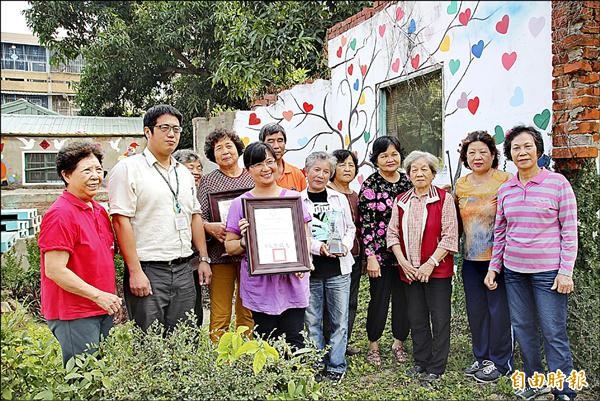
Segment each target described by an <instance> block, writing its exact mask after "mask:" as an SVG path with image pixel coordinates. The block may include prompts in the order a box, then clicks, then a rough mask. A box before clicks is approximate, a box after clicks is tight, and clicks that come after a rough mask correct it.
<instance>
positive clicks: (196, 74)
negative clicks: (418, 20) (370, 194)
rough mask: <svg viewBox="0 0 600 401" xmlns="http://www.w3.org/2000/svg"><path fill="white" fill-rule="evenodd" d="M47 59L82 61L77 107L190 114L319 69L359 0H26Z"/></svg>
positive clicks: (321, 72) (323, 71) (187, 140)
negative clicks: (170, 109) (333, 33)
mask: <svg viewBox="0 0 600 401" xmlns="http://www.w3.org/2000/svg"><path fill="white" fill-rule="evenodd" d="M29 3H30V4H31V8H30V9H28V10H27V11H25V16H26V18H27V21H28V25H29V27H30V28H31V29H32V30H33V32H34V33H35V34H36V35H37V36H38V37H39V39H40V43H41V44H42V45H43V46H46V47H48V48H50V49H51V50H52V51H53V54H54V57H53V61H52V62H54V63H56V62H59V61H65V60H67V59H72V58H74V57H76V56H77V55H79V54H81V55H82V56H83V57H84V58H85V60H86V66H85V68H84V70H83V73H82V77H81V82H80V84H79V85H78V88H77V96H76V102H77V103H78V105H79V106H80V107H81V114H82V115H102V116H128V115H140V114H141V113H142V112H143V110H145V109H147V108H148V107H149V106H151V105H153V104H155V103H157V102H168V103H171V104H173V105H175V106H176V107H177V108H179V109H180V110H181V111H182V113H183V114H184V116H185V120H186V124H185V125H186V126H185V132H186V134H187V135H185V136H184V138H182V146H189V145H190V144H191V119H192V118H193V117H198V116H208V115H210V112H211V110H213V109H214V108H223V107H233V108H247V107H248V104H249V102H250V101H251V100H252V99H253V98H255V97H257V96H260V95H262V94H264V93H265V92H267V91H272V90H277V89H281V88H283V87H287V86H290V85H293V84H296V83H299V82H302V81H304V80H305V79H306V78H316V77H327V71H328V70H327V66H326V60H325V58H324V56H323V55H324V46H325V43H326V42H325V34H326V30H327V28H329V27H331V26H333V25H334V24H336V23H337V22H339V21H342V20H344V19H345V18H347V17H349V16H351V15H353V14H355V13H356V12H358V11H360V10H361V9H362V8H364V7H366V6H368V5H370V3H371V2H367V1H356V2H355V1H335V2H334V1H276V2H268V1H225V2H223V1H80V2H71V1H30V2H29Z"/></svg>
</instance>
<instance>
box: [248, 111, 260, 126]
mask: <svg viewBox="0 0 600 401" xmlns="http://www.w3.org/2000/svg"><path fill="white" fill-rule="evenodd" d="M258 124H260V118H258V117H257V116H256V113H250V118H249V119H248V125H258Z"/></svg>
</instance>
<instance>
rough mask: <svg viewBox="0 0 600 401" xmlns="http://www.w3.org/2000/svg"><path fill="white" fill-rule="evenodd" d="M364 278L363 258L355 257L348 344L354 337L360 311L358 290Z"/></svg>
mask: <svg viewBox="0 0 600 401" xmlns="http://www.w3.org/2000/svg"><path fill="white" fill-rule="evenodd" d="M361 276H362V257H361V256H355V257H354V264H353V265H352V273H350V298H349V300H348V344H350V337H351V336H352V329H353V328H354V321H355V320H356V310H357V309H358V290H359V288H360V277H361Z"/></svg>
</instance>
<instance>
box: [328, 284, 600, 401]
mask: <svg viewBox="0 0 600 401" xmlns="http://www.w3.org/2000/svg"><path fill="white" fill-rule="evenodd" d="M463 294H464V293H463V287H462V282H461V280H460V275H455V277H454V279H453V292H452V320H451V338H450V356H449V359H448V365H447V368H446V372H445V373H444V375H443V376H442V378H441V380H440V381H439V382H438V383H436V384H435V385H434V386H433V387H431V388H426V387H422V386H421V385H420V384H419V382H418V380H416V379H412V378H409V377H407V376H406V375H405V372H406V370H407V369H408V368H410V367H412V366H413V362H412V346H411V341H410V336H409V339H408V340H407V341H406V344H405V345H406V350H407V352H408V354H409V362H406V363H404V364H398V363H396V361H395V359H394V356H393V354H392V351H391V346H392V342H393V338H392V333H391V322H390V316H389V315H388V321H387V325H386V329H385V331H384V333H383V336H382V337H381V340H380V342H379V345H380V349H381V357H382V364H381V366H380V367H375V366H372V365H370V364H368V363H367V361H366V359H365V356H366V351H367V346H368V339H367V334H366V331H365V323H366V311H367V305H368V302H369V280H368V278H367V277H366V276H363V277H362V279H361V285H360V294H359V305H358V313H357V318H356V322H355V324H354V331H353V333H352V338H353V343H354V344H353V345H355V346H357V347H359V348H360V349H361V353H360V354H358V355H356V356H352V357H348V358H347V360H348V371H347V373H346V377H345V378H344V380H343V381H342V382H341V383H339V384H336V385H333V384H330V383H329V384H325V385H324V386H323V387H322V393H323V399H330V400H391V399H394V400H413V399H414V400H505V399H516V397H515V396H514V395H513V389H512V385H511V380H510V379H509V378H507V377H503V378H501V379H500V380H499V381H498V382H496V383H493V384H480V383H477V382H476V381H475V380H474V379H472V378H469V377H465V376H464V375H463V374H462V370H463V369H464V368H465V367H466V366H468V365H470V364H471V363H472V362H473V353H472V350H471V338H470V334H469V326H468V323H467V316H466V311H465V305H464V295H463ZM515 357H516V358H515V359H516V361H515V367H516V368H517V369H519V368H521V367H522V363H521V361H520V358H519V356H518V352H517V354H516V355H515ZM596 398H597V396H594V395H593V394H590V393H589V392H587V393H586V392H582V393H580V394H579V397H578V399H580V400H585V399H596ZM551 399H552V396H551V395H548V396H544V397H540V398H538V400H551Z"/></svg>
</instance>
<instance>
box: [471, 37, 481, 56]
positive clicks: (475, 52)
mask: <svg viewBox="0 0 600 401" xmlns="http://www.w3.org/2000/svg"><path fill="white" fill-rule="evenodd" d="M471 53H473V56H475V57H477V58H480V57H481V53H483V40H480V41H479V42H477V43H475V44H474V45H473V46H471Z"/></svg>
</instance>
